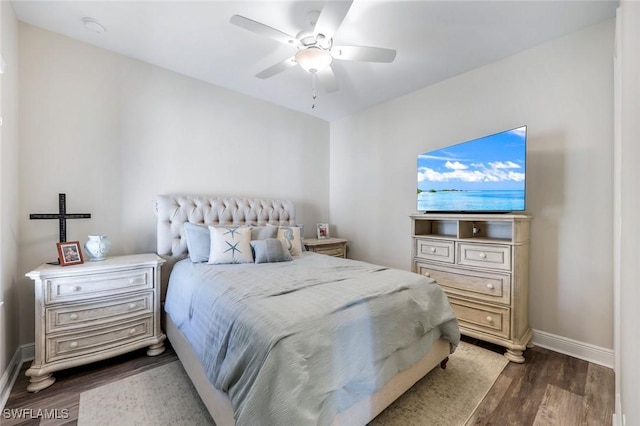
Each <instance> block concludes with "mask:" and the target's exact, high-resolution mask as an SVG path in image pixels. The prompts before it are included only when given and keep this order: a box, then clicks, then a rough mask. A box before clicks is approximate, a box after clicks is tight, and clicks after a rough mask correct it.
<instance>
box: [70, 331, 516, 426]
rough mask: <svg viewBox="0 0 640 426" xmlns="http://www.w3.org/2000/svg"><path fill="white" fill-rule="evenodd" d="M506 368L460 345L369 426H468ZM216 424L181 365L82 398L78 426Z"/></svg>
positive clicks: (490, 354)
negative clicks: (442, 366) (444, 361)
mask: <svg viewBox="0 0 640 426" xmlns="http://www.w3.org/2000/svg"><path fill="white" fill-rule="evenodd" d="M507 363H508V361H507V359H506V358H505V357H503V356H501V355H499V354H496V353H495V352H491V351H488V350H486V349H482V348H480V347H477V346H474V345H470V344H467V343H464V342H462V343H461V344H460V346H458V349H457V350H456V352H455V353H454V354H453V355H451V356H450V357H449V363H448V364H447V368H446V370H442V369H441V368H435V369H434V370H433V371H431V372H430V373H429V374H427V375H426V376H425V377H424V378H423V379H421V380H420V381H419V382H418V383H416V384H415V385H414V386H413V387H412V388H411V389H410V390H409V391H407V392H406V393H405V394H404V395H402V396H401V397H400V398H399V399H398V400H397V401H396V402H394V403H393V404H392V405H391V406H390V407H389V408H387V409H386V410H385V411H384V412H382V414H380V415H379V416H378V417H376V418H375V419H374V420H373V422H371V425H372V426H387V425H393V426H396V425H402V426H461V425H464V424H465V422H466V421H467V419H468V418H469V417H470V416H471V414H473V412H474V411H475V409H476V408H477V406H478V404H479V403H480V402H481V401H482V399H483V398H484V396H485V395H486V394H487V392H488V391H489V389H491V386H492V385H493V383H494V382H495V381H496V379H497V378H498V376H499V375H500V373H501V372H502V370H503V369H504V367H505V366H506V365H507ZM212 424H214V423H213V420H212V419H211V417H210V415H209V413H208V412H207V409H206V407H205V406H204V404H203V403H202V401H201V400H200V398H199V397H198V396H197V394H196V391H195V389H194V388H193V386H192V385H191V382H190V380H189V378H188V377H187V375H186V373H185V372H184V370H183V369H182V366H181V365H180V363H179V362H177V361H176V362H172V363H169V364H166V365H163V366H160V367H156V368H153V369H151V370H147V371H145V372H142V373H139V374H136V375H135V376H131V377H127V378H125V379H122V380H118V381H116V382H113V383H109V384H107V385H104V386H101V387H98V388H95V389H91V390H89V391H87V392H83V393H82V394H81V395H80V412H79V414H78V425H79V426H110V425H113V426H128V425H132V426H133V425H138V426H141V425H154V426H161V425H172V426H182V425H185V426H186V425H189V426H191V425H193V426H196V425H212Z"/></svg>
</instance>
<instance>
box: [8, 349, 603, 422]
mask: <svg viewBox="0 0 640 426" xmlns="http://www.w3.org/2000/svg"><path fill="white" fill-rule="evenodd" d="M463 339H464V340H465V341H467V342H469V343H473V344H477V345H478V346H482V347H484V348H486V349H489V350H492V351H494V352H498V353H502V352H503V351H504V349H503V348H500V347H498V346H495V345H492V344H490V343H485V342H481V341H478V340H475V339H470V338H466V337H464V338H463ZM525 358H526V362H525V363H524V364H514V363H509V365H507V367H506V368H505V369H504V371H503V372H502V373H501V374H500V377H499V378H498V380H497V381H496V383H495V384H494V385H493V387H492V388H491V390H490V391H489V393H488V394H487V396H486V397H485V398H484V400H483V401H482V402H481V404H480V406H479V407H478V409H477V410H476V411H475V413H474V415H473V416H472V418H471V419H470V422H469V423H468V424H471V425H500V426H502V425H517V426H526V425H536V426H548V425H561V426H571V425H580V426H582V425H598V426H600V425H602V426H604V425H611V420H612V415H613V409H614V375H613V370H611V369H609V368H605V367H601V366H599V365H596V364H592V363H589V362H587V361H582V360H579V359H576V358H572V357H570V356H566V355H562V354H558V353H556V352H552V351H549V350H546V349H543V348H537V347H534V348H532V349H528V350H527V351H526V352H525ZM175 359H177V357H176V355H175V353H174V352H173V350H171V348H170V347H169V348H168V350H167V351H165V353H163V354H162V355H159V356H157V357H147V356H146V355H145V350H141V351H136V352H133V353H131V354H127V355H122V356H119V357H116V358H113V359H110V360H106V361H102V362H98V363H94V364H91V365H88V366H83V367H78V368H74V369H69V370H65V371H60V372H57V373H56V374H55V376H56V383H55V384H54V385H53V386H51V387H49V388H47V389H45V390H42V391H40V392H38V393H35V394H32V393H28V392H27V391H26V387H27V383H28V379H27V377H26V376H25V375H24V371H26V369H27V368H28V365H24V366H23V368H22V371H21V374H20V376H19V377H18V380H17V381H16V383H15V385H14V386H13V389H12V391H11V394H10V396H9V400H8V401H7V404H6V406H5V410H4V411H3V413H2V416H0V424H1V425H3V426H5V425H6V426H23V425H30V426H31V425H34V426H35V425H47V426H49V425H75V424H76V423H77V418H78V403H79V399H80V393H81V392H84V391H85V390H88V389H91V388H94V387H98V386H101V385H103V384H106V383H109V382H111V381H114V380H119V379H121V378H124V377H128V376H131V375H133V374H137V373H139V372H142V371H144V370H147V369H150V368H153V367H157V366H160V365H162V364H166V363H168V362H171V361H173V360H175ZM12 409H14V410H15V409H26V410H31V411H26V412H25V411H23V412H22V413H23V414H25V413H27V414H28V413H32V414H33V416H34V417H35V416H36V414H37V413H38V410H39V409H40V410H45V409H46V410H50V411H49V413H51V412H52V411H51V410H57V411H55V412H53V413H54V414H58V416H57V417H65V418H64V419H62V418H58V419H50V420H41V419H37V418H35V419H31V418H28V419H24V418H22V419H16V418H9V417H11V411H7V410H12ZM63 410H67V411H63ZM14 413H15V411H14ZM65 413H67V414H66V415H65ZM28 417H31V415H29V416H28ZM425 426H428V423H425ZM451 426H458V425H451Z"/></svg>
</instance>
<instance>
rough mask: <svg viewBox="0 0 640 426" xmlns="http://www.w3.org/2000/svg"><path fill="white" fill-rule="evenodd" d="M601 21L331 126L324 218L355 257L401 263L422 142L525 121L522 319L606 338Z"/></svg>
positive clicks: (584, 338)
mask: <svg viewBox="0 0 640 426" xmlns="http://www.w3.org/2000/svg"><path fill="white" fill-rule="evenodd" d="M613 36H614V22H613V21H608V22H606V23H603V24H599V25H596V26H593V27H590V28H588V29H585V30H582V31H580V32H577V33H575V34H572V35H569V36H567V37H564V38H561V39H558V40H555V41H553V42H550V43H548V44H544V45H541V46H538V47H536V48H533V49H530V50H528V51H525V52H523V53H520V54H518V55H515V56H512V57H510V58H507V59H505V60H502V61H499V62H496V63H493V64H490V65H488V66H485V67H482V68H479V69H476V70H474V71H471V72H469V73H466V74H463V75H460V76H458V77H455V78H452V79H450V80H447V81H444V82H442V83H440V84H436V85H433V86H430V87H427V88H425V89H423V90H420V91H417V92H414V93H412V94H409V95H407V96H404V97H401V98H398V99H395V100H393V101H390V102H387V103H385V104H382V105H379V106H376V107H373V108H371V109H369V110H367V111H364V112H362V113H359V114H354V115H353V116H350V117H347V118H345V119H343V120H340V121H338V122H333V123H332V124H331V138H330V139H331V156H330V165H331V185H330V194H331V196H330V200H331V205H330V213H331V214H330V221H331V223H332V224H334V225H335V227H336V229H337V233H338V234H339V235H340V236H341V237H345V238H348V239H349V240H350V248H351V255H352V256H353V257H355V258H358V259H362V260H366V261H371V262H375V263H380V264H383V265H388V266H392V267H399V268H403V269H409V268H410V262H411V239H410V221H409V218H408V216H409V214H411V213H414V212H415V210H416V207H415V206H416V204H415V203H416V201H415V197H416V160H417V155H418V154H419V153H421V152H424V151H427V150H431V149H434V148H440V147H444V146H447V145H450V144H454V143H458V142H463V141H465V140H469V139H473V138H477V137H480V136H485V135H488V134H491V133H495V132H498V131H501V130H506V129H510V128H513V127H517V126H521V125H527V126H528V165H527V166H528V170H527V191H528V192H527V213H529V214H531V215H532V216H533V217H534V219H533V222H532V237H531V255H530V301H529V306H530V309H529V311H530V315H529V318H530V324H531V326H532V327H533V328H534V329H536V330H539V331H543V332H546V333H551V334H553V335H558V336H562V337H564V338H569V339H573V340H575V341H578V342H583V343H588V344H591V345H596V346H598V347H601V348H613V337H612V329H613V312H612V309H613V308H612V306H613V302H612V260H611V250H612V235H611V223H612V186H613V177H612V176H613V169H612V167H613V166H612V162H613V160H612V158H613V157H612V156H613V152H612V143H613V127H612V121H613V70H612V68H613V62H612V61H613V44H614V41H613V38H614V37H613Z"/></svg>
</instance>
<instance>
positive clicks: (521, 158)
mask: <svg viewBox="0 0 640 426" xmlns="http://www.w3.org/2000/svg"><path fill="white" fill-rule="evenodd" d="M525 142H526V127H525V126H523V127H519V128H517V129H513V130H509V131H506V132H501V133H497V134H494V135H490V136H486V137H483V138H479V139H474V140H472V141H469V142H464V143H460V144H457V145H453V146H448V147H446V148H442V149H439V150H436V151H429V152H426V153H423V154H420V155H419V156H418V188H419V189H421V190H423V191H428V190H430V189H435V190H443V189H457V190H514V189H518V190H524V178H525V155H526V143H525Z"/></svg>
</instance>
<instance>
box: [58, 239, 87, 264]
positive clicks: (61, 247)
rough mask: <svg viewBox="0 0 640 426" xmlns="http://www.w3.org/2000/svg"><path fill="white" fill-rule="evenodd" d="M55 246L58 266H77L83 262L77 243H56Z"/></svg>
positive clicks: (78, 243)
mask: <svg viewBox="0 0 640 426" xmlns="http://www.w3.org/2000/svg"><path fill="white" fill-rule="evenodd" d="M57 246H58V259H59V260H60V266H69V265H79V264H80V263H83V262H84V260H83V259H82V250H80V242H79V241H67V242H64V243H57Z"/></svg>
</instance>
